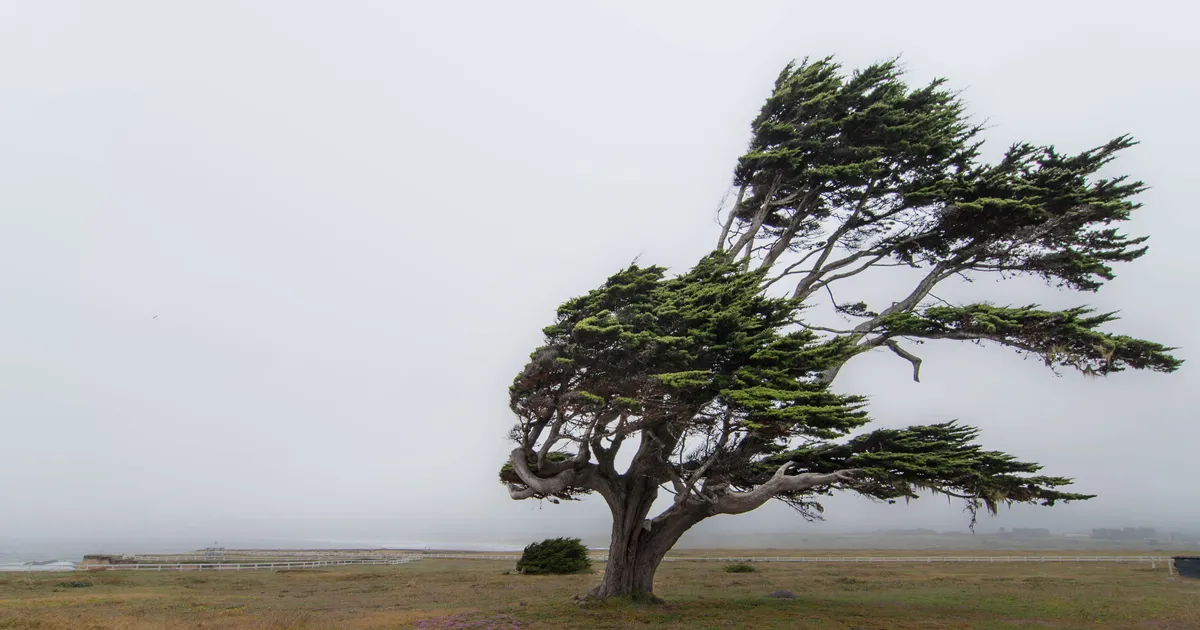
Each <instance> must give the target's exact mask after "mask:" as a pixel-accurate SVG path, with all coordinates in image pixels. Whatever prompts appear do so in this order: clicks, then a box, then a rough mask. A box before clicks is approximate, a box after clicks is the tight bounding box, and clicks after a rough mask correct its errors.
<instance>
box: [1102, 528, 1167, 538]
mask: <svg viewBox="0 0 1200 630" xmlns="http://www.w3.org/2000/svg"><path fill="white" fill-rule="evenodd" d="M1092 538H1095V539H1097V540H1148V539H1151V538H1158V530H1156V529H1155V528H1153V527H1125V528H1122V529H1106V528H1103V527H1101V528H1097V529H1093V530H1092Z"/></svg>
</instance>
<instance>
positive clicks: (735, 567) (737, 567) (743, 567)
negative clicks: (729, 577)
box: [725, 562, 758, 573]
mask: <svg viewBox="0 0 1200 630" xmlns="http://www.w3.org/2000/svg"><path fill="white" fill-rule="evenodd" d="M725 572H726V573H758V569H757V568H756V567H755V566H754V565H752V564H749V563H747V562H735V563H733V564H727V565H725Z"/></svg>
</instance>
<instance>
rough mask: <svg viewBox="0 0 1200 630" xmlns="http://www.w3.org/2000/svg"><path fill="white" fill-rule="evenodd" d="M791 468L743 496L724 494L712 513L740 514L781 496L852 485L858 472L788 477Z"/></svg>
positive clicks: (730, 492)
mask: <svg viewBox="0 0 1200 630" xmlns="http://www.w3.org/2000/svg"><path fill="white" fill-rule="evenodd" d="M794 465H795V464H794V463H793V462H788V463H786V464H784V465H783V466H780V467H779V470H777V471H775V475H774V476H772V477H771V479H770V480H769V481H767V482H766V483H763V484H762V485H760V486H758V487H757V488H754V489H753V490H748V491H746V492H736V491H731V490H726V491H725V492H724V493H723V494H721V495H720V496H718V497H717V501H716V503H715V504H714V505H713V510H714V512H715V513H716V514H742V513H744V512H749V511H751V510H754V509H757V508H758V507H759V506H761V505H762V504H764V503H766V502H767V501H770V500H771V499H772V498H774V497H776V496H778V495H780V494H785V493H792V492H802V491H804V490H810V489H812V488H816V487H819V486H828V485H830V484H834V483H843V482H847V481H852V480H853V479H854V476H855V475H857V474H858V472H859V471H858V470H857V469H854V468H849V469H846V470H838V471H836V472H831V473H801V474H799V475H789V474H787V473H788V470H790V469H791V468H792V466H794Z"/></svg>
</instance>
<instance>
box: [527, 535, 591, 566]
mask: <svg viewBox="0 0 1200 630" xmlns="http://www.w3.org/2000/svg"><path fill="white" fill-rule="evenodd" d="M591 568H592V560H591V558H588V550H587V547H585V546H584V545H583V543H582V542H581V541H580V540H579V539H578V538H547V539H546V540H543V541H542V542H539V543H530V545H529V546H528V547H525V552H524V553H522V554H521V559H520V560H518V561H517V571H519V572H521V573H528V574H531V575H543V574H566V573H584V572H586V571H590V570H591Z"/></svg>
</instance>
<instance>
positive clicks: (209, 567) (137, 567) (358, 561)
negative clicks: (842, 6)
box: [79, 553, 1171, 571]
mask: <svg viewBox="0 0 1200 630" xmlns="http://www.w3.org/2000/svg"><path fill="white" fill-rule="evenodd" d="M380 555H381V556H384V557H373V558H362V557H350V558H343V559H340V560H337V559H328V560H305V561H281V562H196V561H195V560H196V559H197V558H199V556H171V557H172V558H175V557H180V558H187V559H188V560H191V561H187V562H161V561H160V562H157V563H138V564H99V565H80V566H79V569H81V570H119V571H255V570H276V571H277V570H280V569H306V568H318V567H333V566H350V565H396V564H407V563H409V562H412V561H414V560H421V559H449V560H507V561H516V560H517V559H519V558H520V556H519V555H515V554H480V553H419V554H408V555H399V554H380ZM150 557H153V556H147V558H150ZM163 558H164V557H158V559H159V560H162V559H163ZM592 560H593V561H595V562H606V561H607V560H608V557H607V556H593V557H592ZM664 561H665V562H804V563H814V564H878V563H910V564H922V563H1030V562H1043V563H1044V562H1055V563H1059V562H1117V563H1130V562H1132V563H1143V564H1150V565H1151V566H1152V567H1157V565H1158V563H1163V564H1165V565H1167V567H1168V570H1169V569H1170V561H1171V558H1170V557H1169V556H812V557H799V556H668V557H666V558H664Z"/></svg>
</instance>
